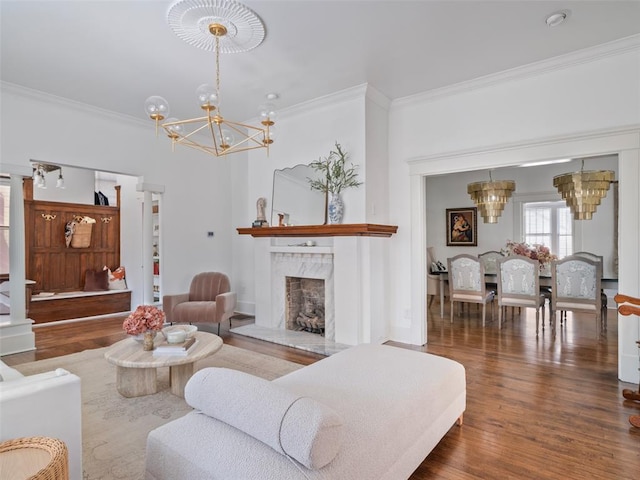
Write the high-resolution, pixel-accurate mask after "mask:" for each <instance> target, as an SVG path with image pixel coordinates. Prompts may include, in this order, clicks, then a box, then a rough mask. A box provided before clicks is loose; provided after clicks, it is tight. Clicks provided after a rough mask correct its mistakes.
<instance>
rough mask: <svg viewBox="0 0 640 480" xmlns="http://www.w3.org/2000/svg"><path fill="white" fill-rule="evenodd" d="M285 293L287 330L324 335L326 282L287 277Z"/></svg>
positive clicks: (317, 279) (316, 279)
mask: <svg viewBox="0 0 640 480" xmlns="http://www.w3.org/2000/svg"><path fill="white" fill-rule="evenodd" d="M285 292H286V298H285V302H286V303H285V326H286V329H287V330H296V331H306V332H311V333H318V334H320V335H324V330H325V306H324V296H325V287H324V280H323V279H320V278H302V277H285Z"/></svg>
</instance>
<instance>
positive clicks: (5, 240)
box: [0, 179, 10, 275]
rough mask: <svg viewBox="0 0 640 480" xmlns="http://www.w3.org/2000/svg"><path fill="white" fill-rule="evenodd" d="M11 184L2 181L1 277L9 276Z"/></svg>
mask: <svg viewBox="0 0 640 480" xmlns="http://www.w3.org/2000/svg"><path fill="white" fill-rule="evenodd" d="M9 191H10V187H9V183H8V182H6V181H5V179H2V180H0V275H9Z"/></svg>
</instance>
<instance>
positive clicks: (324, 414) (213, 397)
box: [184, 367, 342, 470]
mask: <svg viewBox="0 0 640 480" xmlns="http://www.w3.org/2000/svg"><path fill="white" fill-rule="evenodd" d="M184 398H185V400H186V401H187V403H188V404H189V405H191V406H192V407H193V408H195V409H197V410H200V411H201V412H202V413H204V414H206V415H208V416H210V417H213V418H216V419H218V420H221V421H223V422H225V423H227V424H228V425H231V426H232V427H235V428H237V429H238V430H241V431H243V432H244V433H246V434H248V435H250V436H252V437H253V438H255V439H257V440H260V441H261V442H263V443H265V444H267V445H268V446H269V447H271V448H273V449H274V450H275V451H277V452H279V453H281V454H284V455H288V456H290V457H292V458H294V459H295V460H297V461H298V462H300V463H301V464H302V465H304V466H305V467H307V468H310V469H313V470H317V469H319V468H322V467H324V466H325V465H327V464H328V463H329V462H331V460H333V459H334V458H335V456H336V455H337V454H338V450H339V449H340V445H341V442H342V420H341V419H340V417H339V416H338V414H337V413H336V412H335V411H333V410H332V409H331V408H329V407H327V406H326V405H323V404H321V403H320V402H318V401H316V400H314V399H312V398H309V397H302V396H300V395H297V394H295V393H293V392H291V391H289V390H287V389H285V388H283V387H281V386H279V385H276V384H274V383H271V382H269V381H268V380H264V379H262V378H259V377H256V376H253V375H250V374H248V373H244V372H240V371H237V370H231V369H228V368H215V367H210V368H204V369H202V370H199V371H198V372H196V373H195V374H194V375H193V376H192V377H191V379H189V381H188V382H187V385H186V386H185V390H184Z"/></svg>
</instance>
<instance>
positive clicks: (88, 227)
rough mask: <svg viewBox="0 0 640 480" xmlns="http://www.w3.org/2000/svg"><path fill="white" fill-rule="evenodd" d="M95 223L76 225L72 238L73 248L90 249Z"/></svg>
mask: <svg viewBox="0 0 640 480" xmlns="http://www.w3.org/2000/svg"><path fill="white" fill-rule="evenodd" d="M92 230H93V223H76V224H75V226H74V230H73V235H72V236H71V248H89V246H90V245H91V231H92Z"/></svg>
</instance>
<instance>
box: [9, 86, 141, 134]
mask: <svg viewBox="0 0 640 480" xmlns="http://www.w3.org/2000/svg"><path fill="white" fill-rule="evenodd" d="M0 90H1V91H2V92H7V93H11V94H14V95H19V96H22V97H25V98H29V99H32V100H37V101H40V102H46V103H50V104H52V105H60V106H63V107H67V108H72V109H74V110H76V111H79V112H83V113H89V114H93V115H99V116H101V117H107V118H111V119H113V120H116V121H118V122H127V123H129V124H135V125H141V126H145V127H149V125H151V124H152V123H151V122H149V121H145V120H142V119H140V118H135V117H131V116H129V115H124V114H122V113H117V112H114V111H112V110H106V109H103V108H99V107H96V106H93V105H89V104H88V103H82V102H77V101H75V100H71V99H68V98H65V97H59V96H57V95H52V94H50V93H46V92H43V91H41V90H34V89H32V88H28V87H23V86H22V85H17V84H15V83H10V82H5V81H0Z"/></svg>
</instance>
